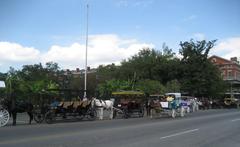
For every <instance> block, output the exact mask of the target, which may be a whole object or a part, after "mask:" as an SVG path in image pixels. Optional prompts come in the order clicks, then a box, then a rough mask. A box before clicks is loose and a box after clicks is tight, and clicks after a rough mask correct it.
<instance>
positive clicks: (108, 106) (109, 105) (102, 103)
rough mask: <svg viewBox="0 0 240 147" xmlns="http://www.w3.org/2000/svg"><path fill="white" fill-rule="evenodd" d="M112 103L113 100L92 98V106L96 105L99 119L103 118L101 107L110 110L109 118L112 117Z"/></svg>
mask: <svg viewBox="0 0 240 147" xmlns="http://www.w3.org/2000/svg"><path fill="white" fill-rule="evenodd" d="M113 104H114V100H113V99H111V100H100V99H97V98H92V106H94V107H96V108H97V110H99V111H98V114H99V119H100V120H102V119H103V109H105V110H108V111H110V114H109V119H113Z"/></svg>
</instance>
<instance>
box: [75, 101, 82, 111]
mask: <svg viewBox="0 0 240 147" xmlns="http://www.w3.org/2000/svg"><path fill="white" fill-rule="evenodd" d="M81 104H82V101H73V108H74V109H77V108H78V107H79V106H81Z"/></svg>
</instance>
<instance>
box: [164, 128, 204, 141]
mask: <svg viewBox="0 0 240 147" xmlns="http://www.w3.org/2000/svg"><path fill="white" fill-rule="evenodd" d="M198 130H199V129H193V130H187V131H183V132H179V133H175V134H171V135H168V136H163V137H161V138H160V139H166V138H170V137H174V136H179V135H183V134H187V133H192V132H196V131H198Z"/></svg>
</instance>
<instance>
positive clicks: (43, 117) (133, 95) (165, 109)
mask: <svg viewBox="0 0 240 147" xmlns="http://www.w3.org/2000/svg"><path fill="white" fill-rule="evenodd" d="M112 96H113V98H112V99H110V100H99V99H96V98H92V99H85V100H80V99H79V100H75V101H63V102H57V101H54V102H53V103H51V105H48V106H44V105H42V106H39V107H35V108H34V111H33V112H34V113H33V118H34V120H35V121H36V122H37V123H42V122H44V121H45V122H46V123H49V124H51V123H54V122H56V121H58V120H72V119H76V120H83V119H86V120H91V121H93V120H96V119H97V118H99V119H103V112H104V110H107V111H109V119H114V118H119V117H120V118H125V119H127V118H130V117H144V115H145V114H146V115H147V116H150V117H151V118H155V117H161V116H163V115H168V116H170V117H172V118H175V117H176V116H181V117H183V116H185V114H186V113H187V112H190V111H195V110H197V107H195V106H197V105H194V104H196V103H195V102H196V101H195V100H194V99H186V98H185V100H183V99H181V95H180V94H179V93H168V94H166V96H165V97H161V96H155V97H154V96H152V97H151V96H150V98H148V99H146V97H145V94H144V93H142V92H139V91H120V92H113V93H112ZM8 120H9V113H8V111H7V110H6V109H2V108H1V111H0V121H1V126H4V125H6V124H7V122H8Z"/></svg>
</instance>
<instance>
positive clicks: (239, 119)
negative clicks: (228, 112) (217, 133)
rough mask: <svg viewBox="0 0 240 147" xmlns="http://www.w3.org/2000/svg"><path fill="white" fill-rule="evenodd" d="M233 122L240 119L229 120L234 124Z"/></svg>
mask: <svg viewBox="0 0 240 147" xmlns="http://www.w3.org/2000/svg"><path fill="white" fill-rule="evenodd" d="M235 121H240V118H238V119H233V120H231V122H235Z"/></svg>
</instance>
